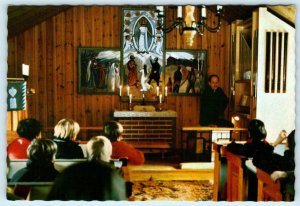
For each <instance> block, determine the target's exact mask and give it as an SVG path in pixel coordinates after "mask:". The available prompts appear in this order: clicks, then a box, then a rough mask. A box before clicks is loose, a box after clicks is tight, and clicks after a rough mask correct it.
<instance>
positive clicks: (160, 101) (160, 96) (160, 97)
mask: <svg viewBox="0 0 300 206" xmlns="http://www.w3.org/2000/svg"><path fill="white" fill-rule="evenodd" d="M159 103H162V94H160V95H159Z"/></svg>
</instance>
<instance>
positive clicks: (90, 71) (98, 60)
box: [78, 47, 121, 94]
mask: <svg viewBox="0 0 300 206" xmlns="http://www.w3.org/2000/svg"><path fill="white" fill-rule="evenodd" d="M120 53H121V52H120V50H119V49H112V48H89V47H79V48H78V92H79V93H83V94H98V93H115V92H118V91H119V86H120V69H119V68H120Z"/></svg>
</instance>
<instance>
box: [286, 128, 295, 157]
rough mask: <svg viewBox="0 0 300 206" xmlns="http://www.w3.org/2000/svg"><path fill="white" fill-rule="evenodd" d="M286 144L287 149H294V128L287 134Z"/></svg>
mask: <svg viewBox="0 0 300 206" xmlns="http://www.w3.org/2000/svg"><path fill="white" fill-rule="evenodd" d="M287 146H288V148H289V150H290V151H292V152H293V153H294V151H295V130H293V131H292V132H291V133H290V134H289V135H288V136H287Z"/></svg>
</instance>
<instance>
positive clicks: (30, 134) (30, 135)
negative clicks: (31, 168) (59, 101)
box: [7, 118, 42, 159]
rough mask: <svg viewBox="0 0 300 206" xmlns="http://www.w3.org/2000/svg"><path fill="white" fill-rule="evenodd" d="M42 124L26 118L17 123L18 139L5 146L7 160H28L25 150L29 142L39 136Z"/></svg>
mask: <svg viewBox="0 0 300 206" xmlns="http://www.w3.org/2000/svg"><path fill="white" fill-rule="evenodd" d="M41 131H42V124H41V123H40V122H39V121H38V120H36V119H34V118H28V119H23V120H21V121H19V123H18V127H17V133H18V135H19V137H18V138H17V139H15V140H14V141H12V142H11V143H10V144H9V145H8V146H7V155H8V158H9V159H28V156H27V148H28V146H29V145H30V143H31V141H32V140H33V139H35V138H38V137H39V136H40V135H41Z"/></svg>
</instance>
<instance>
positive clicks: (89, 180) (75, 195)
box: [47, 161, 126, 201]
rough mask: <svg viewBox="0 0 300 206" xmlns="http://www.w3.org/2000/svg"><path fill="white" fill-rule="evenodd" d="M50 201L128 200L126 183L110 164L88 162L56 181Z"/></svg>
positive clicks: (75, 166)
mask: <svg viewBox="0 0 300 206" xmlns="http://www.w3.org/2000/svg"><path fill="white" fill-rule="evenodd" d="M47 199H48V200H85V201H91V200H99V201H105V200H126V187H125V182H124V180H123V179H122V177H121V176H120V174H119V173H118V172H117V170H115V169H113V168H112V167H110V166H109V165H108V164H103V163H99V162H95V161H87V162H82V163H78V164H74V165H71V166H69V167H68V168H66V169H65V170H64V171H63V172H62V173H61V174H60V175H59V176H58V177H57V178H56V180H55V182H54V184H53V187H52V188H51V190H50V192H49V195H48V198H47Z"/></svg>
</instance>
